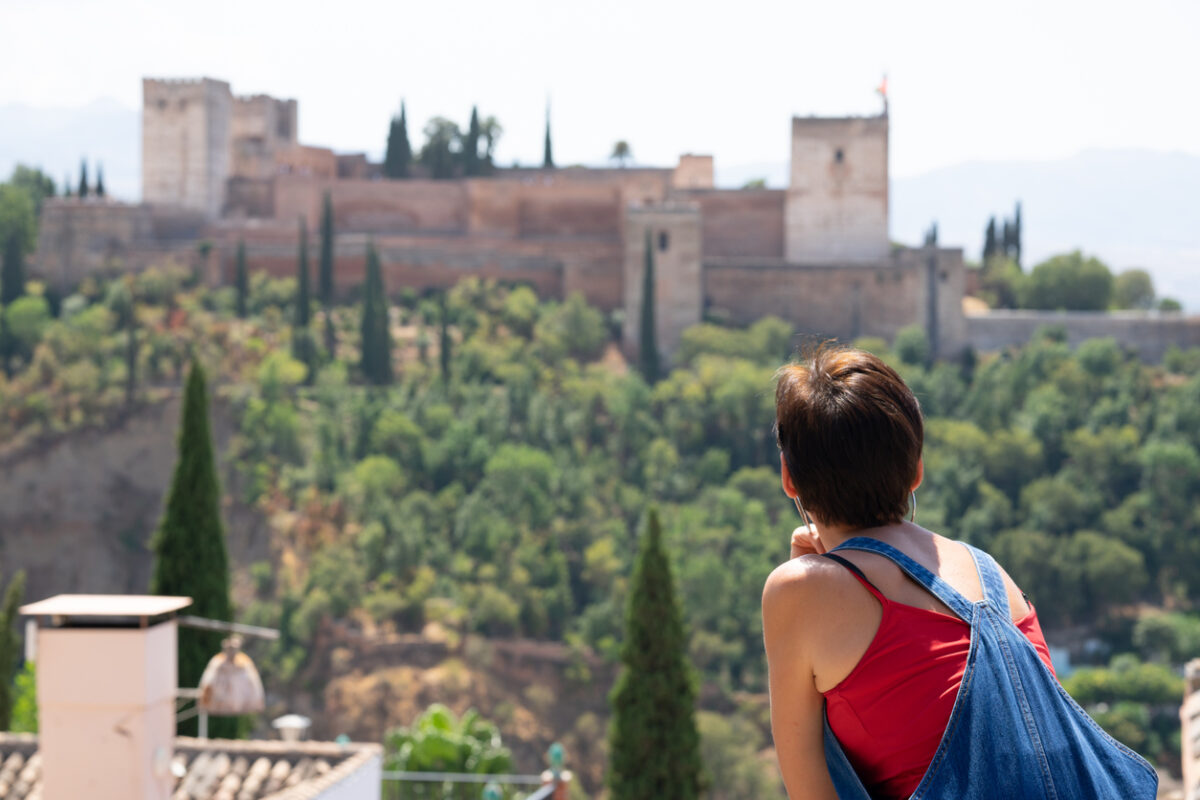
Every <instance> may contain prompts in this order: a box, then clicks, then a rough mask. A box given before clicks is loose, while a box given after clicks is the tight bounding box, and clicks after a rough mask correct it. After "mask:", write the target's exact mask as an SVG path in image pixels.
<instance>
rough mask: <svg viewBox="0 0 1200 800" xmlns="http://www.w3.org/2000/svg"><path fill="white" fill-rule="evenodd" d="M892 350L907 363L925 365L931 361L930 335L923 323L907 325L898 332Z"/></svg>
mask: <svg viewBox="0 0 1200 800" xmlns="http://www.w3.org/2000/svg"><path fill="white" fill-rule="evenodd" d="M892 350H893V351H895V353H896V355H897V356H898V357H899V358H900V360H901V361H903V362H904V363H905V364H911V365H913V366H923V365H925V364H927V363H928V362H929V337H928V336H926V335H925V328H924V327H923V326H921V325H907V326H905V327H903V328H901V329H900V330H899V331H897V332H896V341H894V342H893V343H892Z"/></svg>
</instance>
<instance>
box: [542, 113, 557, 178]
mask: <svg viewBox="0 0 1200 800" xmlns="http://www.w3.org/2000/svg"><path fill="white" fill-rule="evenodd" d="M542 169H554V153H553V150H552V148H551V145H550V104H549V103H546V140H545V142H544V143H543V145H542Z"/></svg>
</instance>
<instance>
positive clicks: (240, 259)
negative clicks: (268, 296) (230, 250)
mask: <svg viewBox="0 0 1200 800" xmlns="http://www.w3.org/2000/svg"><path fill="white" fill-rule="evenodd" d="M236 269H237V272H236V274H235V276H234V285H235V286H236V287H237V315H238V317H239V318H241V319H245V318H246V303H247V300H248V298H249V295H250V279H249V277H248V276H247V275H246V243H245V242H243V241H239V242H238V246H237V267H236Z"/></svg>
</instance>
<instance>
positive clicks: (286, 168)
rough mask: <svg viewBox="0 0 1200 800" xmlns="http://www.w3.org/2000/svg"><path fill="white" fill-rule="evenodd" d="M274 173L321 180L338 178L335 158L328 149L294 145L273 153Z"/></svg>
mask: <svg viewBox="0 0 1200 800" xmlns="http://www.w3.org/2000/svg"><path fill="white" fill-rule="evenodd" d="M274 166H275V169H274V171H275V172H290V173H295V174H297V175H306V176H309V177H313V178H319V179H321V180H333V179H334V178H336V177H337V176H338V161H337V156H335V155H334V154H333V151H332V150H330V149H329V148H328V147H309V146H308V145H302V144H295V145H289V146H286V147H281V148H279V149H278V150H276V151H275V164H274Z"/></svg>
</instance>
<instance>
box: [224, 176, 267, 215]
mask: <svg viewBox="0 0 1200 800" xmlns="http://www.w3.org/2000/svg"><path fill="white" fill-rule="evenodd" d="M223 216H225V217H232V218H234V219H241V218H246V217H254V218H257V219H271V218H272V217H274V216H275V181H274V180H273V179H271V178H230V179H229V181H228V182H227V183H226V185H225V210H224V212H223Z"/></svg>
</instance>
